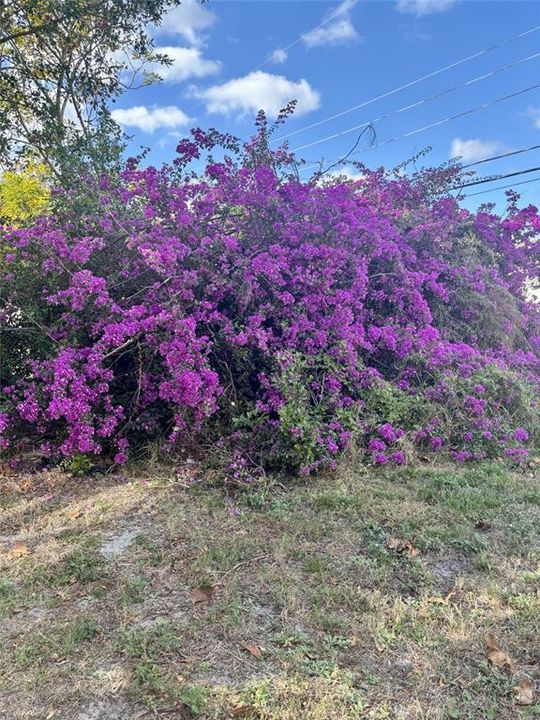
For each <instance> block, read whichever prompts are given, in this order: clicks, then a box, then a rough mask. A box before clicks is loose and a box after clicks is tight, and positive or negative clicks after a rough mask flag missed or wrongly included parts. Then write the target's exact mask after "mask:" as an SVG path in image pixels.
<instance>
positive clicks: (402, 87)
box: [274, 25, 540, 141]
mask: <svg viewBox="0 0 540 720" xmlns="http://www.w3.org/2000/svg"><path fill="white" fill-rule="evenodd" d="M538 30H540V25H536V26H535V27H532V28H530V29H529V30H526V31H525V32H522V33H519V35H513V36H512V37H509V38H506V40H503V41H502V42H500V43H497V44H495V45H491V46H490V47H487V48H484V49H483V50H479V51H478V52H475V53H473V54H472V55H467V57H464V58H461V60H457V61H456V62H453V63H450V64H449V65H445V66H444V67H441V68H439V69H438V70H434V71H433V72H430V73H428V74H427V75H423V76H422V77H419V78H416V80H411V81H410V82H408V83H405V84H404V85H400V86H399V87H397V88H394V89H393V90H389V91H388V92H385V93H382V94H381V95H377V96H376V97H373V98H370V99H369V100H365V101H364V102H362V103H359V104H358V105H354V106H353V107H350V108H347V109H346V110H342V111H341V112H338V113H335V115H330V116H329V117H327V118H323V119H322V120H318V121H317V122H314V123H311V125H305V126H304V127H302V128H298V129H297V130H293V131H292V132H290V133H285V134H284V135H280V136H279V137H277V138H274V139H275V140H276V141H278V140H284V139H285V138H288V137H292V136H293V135H297V134H298V133H301V132H305V131H306V130H311V129H312V128H314V127H318V126H319V125H323V124H324V123H327V122H330V121H331V120H335V119H336V118H339V117H342V116H343V115H347V114H348V113H351V112H354V111H355V110H359V109H360V108H363V107H366V106H367V105H371V104H372V103H374V102H377V100H383V99H384V98H387V97H390V96H391V95H395V94H396V93H398V92H401V91H402V90H406V89H407V88H410V87H413V86H414V85H417V84H418V83H421V82H423V81H424V80H429V79H430V78H432V77H435V76H436V75H440V74H441V73H443V72H446V71H447V70H451V69H452V68H455V67H458V66H459V65H463V63H466V62H469V60H474V59H475V58H477V57H481V56H482V55H486V54H487V53H489V52H492V51H493V50H497V49H499V48H501V47H504V46H505V45H508V44H510V43H513V42H515V41H516V40H519V39H521V38H523V37H526V36H527V35H531V34H532V33H535V32H538ZM292 44H295V43H292ZM289 47H290V46H289Z"/></svg>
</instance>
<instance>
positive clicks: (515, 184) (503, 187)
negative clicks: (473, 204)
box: [461, 175, 540, 198]
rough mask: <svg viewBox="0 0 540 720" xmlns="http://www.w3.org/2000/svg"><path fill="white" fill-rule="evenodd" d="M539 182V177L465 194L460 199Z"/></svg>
mask: <svg viewBox="0 0 540 720" xmlns="http://www.w3.org/2000/svg"><path fill="white" fill-rule="evenodd" d="M539 180H540V175H539V176H538V177H535V178H531V179H530V180H522V181H521V182H517V183H512V184H511V185H499V187H496V188H490V189H489V190H478V192H473V193H467V195H462V196H461V197H462V198H468V197H474V196H475V195H485V194H487V193H490V192H497V190H508V188H515V187H517V186H518V185H527V184H528V183H533V182H538V181H539Z"/></svg>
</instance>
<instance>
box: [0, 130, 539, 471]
mask: <svg viewBox="0 0 540 720" xmlns="http://www.w3.org/2000/svg"><path fill="white" fill-rule="evenodd" d="M266 141H267V129H266V125H265V124H264V122H263V123H261V124H260V126H259V131H258V134H257V135H256V137H255V138H254V139H253V140H252V141H251V142H249V143H248V144H246V145H244V146H242V147H239V146H238V144H237V142H236V141H235V140H234V139H233V138H231V137H228V136H222V135H219V134H218V133H216V132H215V131H214V132H210V133H204V132H202V131H200V130H197V131H194V132H193V133H192V137H191V138H190V139H186V140H183V141H182V142H181V143H180V144H179V146H178V148H177V155H176V159H175V160H174V162H173V163H172V164H171V165H166V166H164V167H162V168H160V169H156V168H154V167H143V166H142V164H141V163H138V162H137V161H130V162H129V163H128V164H127V166H126V169H125V170H124V172H123V173H122V174H121V176H120V177H119V178H112V177H111V178H107V177H103V178H101V180H100V181H99V182H98V183H95V184H93V185H92V184H91V181H89V185H88V188H87V192H86V193H85V194H82V195H81V194H80V193H79V194H75V193H70V192H68V191H56V193H55V195H54V200H55V203H56V211H55V212H54V213H50V214H48V215H47V216H46V217H43V218H41V219H39V220H37V221H35V222H33V223H32V224H31V225H30V226H28V227H24V228H4V230H3V232H2V240H1V242H2V245H3V247H4V248H8V249H9V252H8V251H6V252H4V253H3V255H2V258H1V260H0V273H1V275H2V277H1V289H0V293H1V310H0V312H1V316H0V321H1V324H2V328H1V329H2V334H1V338H2V369H1V372H2V382H1V388H0V438H1V439H0V443H1V445H2V448H3V452H4V453H5V454H6V455H7V456H9V457H12V458H14V459H15V458H17V457H18V456H19V455H20V454H21V452H22V451H24V450H25V449H27V448H29V447H32V448H35V449H37V450H38V451H39V452H40V453H41V455H42V456H43V457H44V458H49V459H50V460H49V461H50V462H53V461H55V460H58V459H61V458H80V457H90V458H91V457H94V456H101V457H103V458H110V459H111V460H112V461H114V462H115V463H123V462H125V461H126V459H127V457H128V456H129V454H130V453H131V452H134V451H135V450H136V449H137V448H140V447H144V446H145V445H146V444H148V442H149V441H159V442H161V443H162V444H163V445H164V446H166V447H168V448H170V449H171V451H172V450H175V449H181V448H185V447H187V446H189V447H190V451H196V450H193V449H194V448H195V449H196V448H197V447H199V448H206V449H207V448H208V447H210V446H212V447H213V448H215V449H217V450H219V451H220V452H222V453H223V456H224V457H225V456H226V457H228V469H229V473H230V475H231V477H233V478H234V479H236V480H238V481H239V482H250V481H252V480H253V479H254V478H256V477H257V475H258V473H259V472H262V470H261V468H272V467H274V468H281V469H286V470H289V471H295V472H300V473H303V474H308V473H310V472H312V471H314V470H316V469H317V468H321V467H327V466H328V465H333V464H335V461H336V458H337V457H338V456H339V454H340V453H341V452H342V451H343V450H344V449H345V448H347V447H350V446H351V445H354V446H355V447H357V448H360V449H361V450H362V451H363V453H364V458H365V460H366V462H370V463H375V464H379V465H384V464H387V463H395V464H401V463H404V462H406V461H408V460H409V459H411V458H412V457H414V455H415V454H418V455H420V456H422V455H427V454H431V453H444V454H445V456H448V457H453V458H455V459H456V460H458V461H464V460H469V459H477V458H484V457H500V456H503V457H507V458H508V459H509V460H510V461H512V462H521V461H524V460H526V458H527V456H528V454H529V453H530V451H531V448H533V447H534V444H535V442H537V440H538V426H539V423H538V419H539V405H538V390H539V387H540V320H539V312H538V304H537V303H536V301H535V299H534V292H533V291H534V287H535V282H536V280H537V277H538V258H539V250H538V249H539V243H538V234H539V230H540V217H539V216H538V212H537V209H536V208H534V207H532V206H529V207H525V208H522V209H520V208H519V207H518V204H517V198H516V197H515V196H513V195H510V197H509V202H508V210H507V213H506V214H505V215H504V216H503V217H501V216H498V215H496V214H494V213H493V212H492V209H490V208H483V209H480V210H479V211H478V212H476V213H472V212H469V211H467V210H465V209H463V208H462V207H461V206H460V204H459V202H458V201H456V200H455V199H454V198H453V197H452V196H451V194H450V193H448V192H447V190H448V188H450V187H452V186H453V185H455V184H456V183H458V180H459V177H460V171H459V169H458V168H455V167H447V168H443V169H436V170H431V171H423V172H419V173H416V174H415V175H413V176H412V177H406V176H405V174H404V173H403V172H397V173H396V172H394V173H386V172H384V171H383V170H378V171H369V170H367V169H364V171H363V174H362V177H361V179H360V180H359V181H357V182H349V181H345V180H344V181H343V182H340V181H339V180H335V179H334V180H328V181H325V180H324V177H323V178H321V177H318V178H315V179H313V178H312V180H311V181H309V182H301V181H300V179H299V177H298V173H297V172H296V168H297V166H296V165H295V163H294V158H293V157H292V156H291V155H289V154H288V152H287V150H286V148H281V149H280V150H278V151H276V152H270V151H269V150H268V145H267V142H266Z"/></svg>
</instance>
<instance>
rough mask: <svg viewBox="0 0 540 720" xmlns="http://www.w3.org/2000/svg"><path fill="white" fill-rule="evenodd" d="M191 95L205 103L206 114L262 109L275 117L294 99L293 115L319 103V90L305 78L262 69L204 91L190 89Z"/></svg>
mask: <svg viewBox="0 0 540 720" xmlns="http://www.w3.org/2000/svg"><path fill="white" fill-rule="evenodd" d="M192 94H193V95H194V96H195V97H197V98H199V99H201V100H203V101H204V102H205V104H206V109H207V111H208V112H209V113H218V114H221V115H230V114H231V113H240V114H247V113H256V112H257V111H258V110H264V111H265V112H266V113H267V115H269V116H270V117H276V115H277V114H278V113H279V111H280V110H281V108H283V107H284V106H285V105H286V104H287V103H288V102H290V101H291V100H297V105H296V115H304V114H305V113H308V112H311V111H312V110H316V109H317V108H318V107H319V105H320V95H319V93H318V92H317V91H316V90H314V89H313V88H312V87H311V85H310V84H309V83H308V81H307V80H303V79H302V80H298V81H294V80H289V79H288V78H286V77H284V76H283V75H274V74H272V73H266V72H263V71H262V70H256V71H254V72H251V73H249V74H248V75H244V76H243V77H239V78H235V79H233V80H229V81H228V82H225V83H222V84H220V85H213V86H212V87H209V88H206V89H204V90H202V89H198V88H194V89H193V90H192Z"/></svg>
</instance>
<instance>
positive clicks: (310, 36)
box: [301, 0, 359, 47]
mask: <svg viewBox="0 0 540 720" xmlns="http://www.w3.org/2000/svg"><path fill="white" fill-rule="evenodd" d="M356 2H357V0H343V2H341V3H340V5H338V8H337V10H334V12H332V13H330V14H329V15H327V18H326V20H323V22H322V23H321V24H320V25H319V26H318V27H315V28H313V30H310V31H309V32H307V33H304V34H303V35H302V36H301V37H302V42H303V43H304V45H306V46H307V47H317V46H320V45H341V44H342V43H347V42H351V41H352V40H356V39H357V38H358V37H359V36H358V33H357V31H356V29H355V27H354V25H353V24H352V22H351V19H350V12H351V10H352V8H353V6H354V5H355V4H356Z"/></svg>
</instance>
